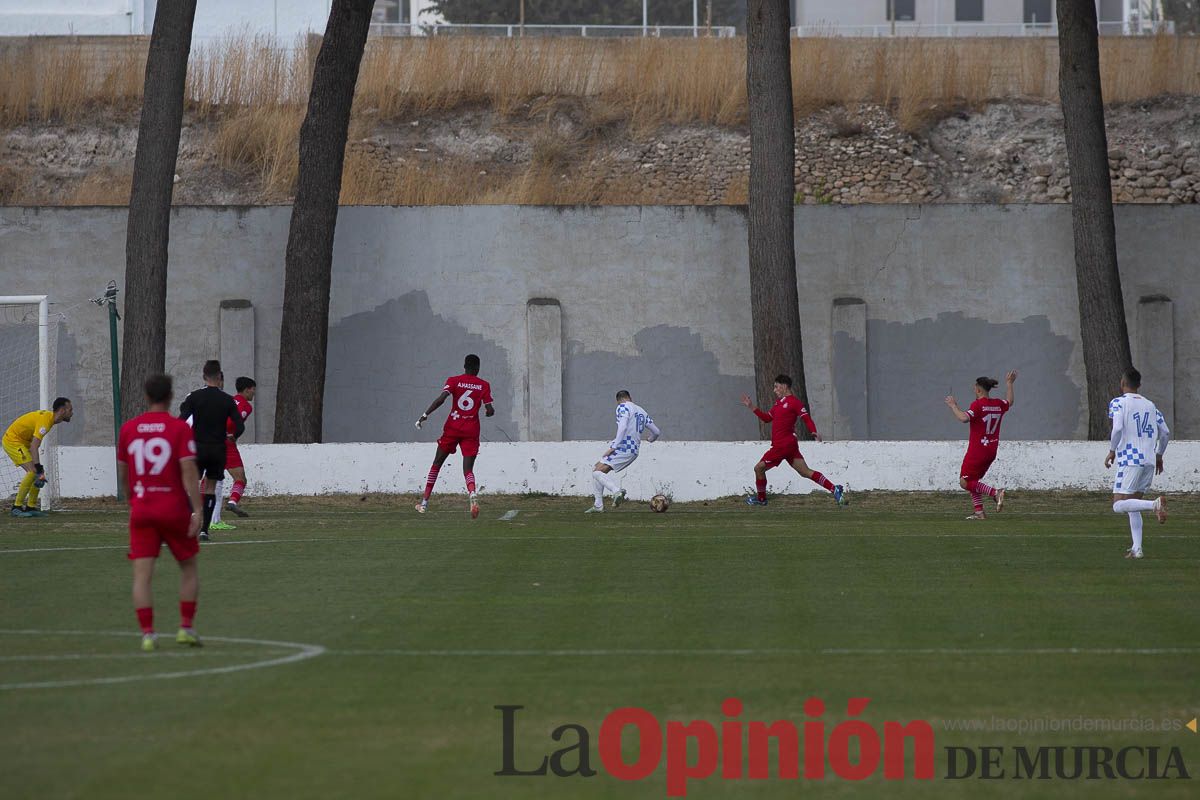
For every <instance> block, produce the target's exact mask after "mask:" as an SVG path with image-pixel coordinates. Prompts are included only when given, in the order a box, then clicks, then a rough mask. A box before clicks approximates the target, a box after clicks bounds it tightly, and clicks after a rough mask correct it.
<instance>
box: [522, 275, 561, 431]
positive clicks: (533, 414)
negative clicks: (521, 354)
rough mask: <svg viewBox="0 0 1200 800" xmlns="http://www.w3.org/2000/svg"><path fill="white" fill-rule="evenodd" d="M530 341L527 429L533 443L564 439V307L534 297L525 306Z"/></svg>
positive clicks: (545, 299) (527, 338)
mask: <svg viewBox="0 0 1200 800" xmlns="http://www.w3.org/2000/svg"><path fill="white" fill-rule="evenodd" d="M525 333H526V340H527V342H528V358H527V361H526V363H527V365H528V369H527V375H528V378H527V385H526V392H525V398H526V400H525V402H526V430H527V431H528V432H529V440H530V441H534V442H561V441H562V436H563V388H562V375H563V346H562V306H560V305H559V303H558V301H557V300H553V299H549V298H541V297H538V298H534V299H533V300H530V301H529V303H528V305H527V306H526V315H525Z"/></svg>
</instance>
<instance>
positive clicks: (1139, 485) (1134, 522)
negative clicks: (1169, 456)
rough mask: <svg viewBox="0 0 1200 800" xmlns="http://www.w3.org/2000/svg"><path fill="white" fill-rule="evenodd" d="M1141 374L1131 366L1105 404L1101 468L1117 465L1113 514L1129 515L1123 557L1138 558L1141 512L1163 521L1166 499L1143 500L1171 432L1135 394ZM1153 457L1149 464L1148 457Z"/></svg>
mask: <svg viewBox="0 0 1200 800" xmlns="http://www.w3.org/2000/svg"><path fill="white" fill-rule="evenodd" d="M1141 385H1142V375H1141V373H1140V372H1138V371H1137V370H1136V369H1134V368H1133V367H1130V368H1129V369H1127V370H1125V373H1124V374H1123V375H1121V396H1120V397H1115V398H1113V400H1112V401H1111V402H1110V403H1109V404H1108V416H1109V417H1110V418H1111V419H1112V436H1111V437H1110V438H1109V444H1108V456H1107V457H1106V458H1105V459H1104V468H1105V469H1108V468H1109V467H1111V466H1112V465H1113V462H1114V461H1116V462H1117V477H1116V479H1115V480H1114V481H1113V507H1112V508H1113V511H1114V512H1115V513H1117V514H1128V515H1129V530H1130V532H1131V533H1132V534H1133V546H1132V547H1130V548H1129V550H1128V552H1126V553H1125V557H1126V558H1141V557H1142V512H1143V511H1153V512H1154V514H1155V516H1156V517H1157V518H1158V521H1159V522H1160V523H1162V522H1166V521H1167V500H1166V498H1164V497H1161V496H1160V497H1159V498H1158V499H1157V500H1143V499H1142V495H1143V494H1145V493H1146V490H1147V489H1149V488H1150V482H1151V481H1152V480H1153V479H1154V475H1155V473H1161V472H1162V471H1163V453H1164V452H1166V449H1167V443H1168V442H1169V441H1170V440H1171V431H1170V429H1169V428H1167V423H1166V422H1165V421H1164V420H1163V415H1162V412H1160V411H1159V410H1158V409H1157V408H1155V406H1154V403H1151V402H1150V401H1149V400H1147V399H1146V398H1144V397H1142V396H1141V395H1140V394H1138V393H1137V391H1138V389H1140V388H1141ZM1151 456H1153V457H1154V461H1153V463H1151V461H1150V457H1151Z"/></svg>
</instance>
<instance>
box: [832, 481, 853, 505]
mask: <svg viewBox="0 0 1200 800" xmlns="http://www.w3.org/2000/svg"><path fill="white" fill-rule="evenodd" d="M833 502H835V503H837V504H838V505H839V506H848V505H850V501H849V500H847V499H846V489H845V487H843V486H842V485H841V484H840V483H839V484H837V485H836V486H834V487H833Z"/></svg>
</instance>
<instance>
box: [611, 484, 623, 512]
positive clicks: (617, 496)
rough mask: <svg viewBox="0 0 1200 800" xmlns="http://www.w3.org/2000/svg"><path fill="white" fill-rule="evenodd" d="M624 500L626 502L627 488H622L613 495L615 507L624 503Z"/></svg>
mask: <svg viewBox="0 0 1200 800" xmlns="http://www.w3.org/2000/svg"><path fill="white" fill-rule="evenodd" d="M624 502H625V490H624V489H622V490H621V491H619V492H617V493H616V494H614V495H613V508H616V507H617V506H619V505H621V503H624Z"/></svg>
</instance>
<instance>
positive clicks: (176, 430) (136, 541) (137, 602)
mask: <svg viewBox="0 0 1200 800" xmlns="http://www.w3.org/2000/svg"><path fill="white" fill-rule="evenodd" d="M145 389H146V402H147V403H148V404H149V409H148V410H147V411H146V413H145V414H142V415H140V416H137V417H134V418H133V419H131V420H129V421H128V422H126V423H125V424H124V425H122V426H121V432H120V435H119V436H118V437H117V476H118V478H119V479H120V482H121V483H123V484H125V485H126V487H127V488H128V491H129V559H130V560H131V561H133V607H134V610H135V611H136V612H137V618H138V624H140V625H141V628H142V649H143V650H146V651H150V650H155V649H157V648H158V638H157V636H156V635H155V633H154V599H153V598H154V595H153V593H152V591H151V581H152V580H153V578H154V562H155V560H156V559H157V558H158V552H159V550H160V549H161V547H162V545H163V544H164V543H165V544H166V545H167V547H168V548H169V549H170V550H171V555H173V556H175V560H176V561H177V562H179V571H180V578H179V616H180V623H179V633H178V634H177V635H176V636H175V641H177V642H179V643H180V644H186V645H191V646H192V647H199V646H200V637H198V636H197V635H196V631H195V630H194V629H193V628H192V620H193V618H194V617H195V616H196V597H197V596H198V595H199V593H200V576H199V573H198V571H197V569H196V555H197V554H198V553H199V552H200V542H199V540H198V539H197V538H196V536H197V534H198V533H199V532H200V524H201V522H203V520H204V511H203V508H204V505H203V500H201V498H200V471H199V469H198V468H197V467H196V440H195V439H194V438H193V437H192V429H191V428H190V427H189V426H188V424H187V423H186V422H184V421H183V420H181V419H178V418H176V417H174V416H172V415H171V413H170V411H168V409H169V408H170V405H171V396H172V392H171V377H170V376H169V375H151V376H150V377H149V378H147V379H146V384H145Z"/></svg>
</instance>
